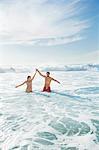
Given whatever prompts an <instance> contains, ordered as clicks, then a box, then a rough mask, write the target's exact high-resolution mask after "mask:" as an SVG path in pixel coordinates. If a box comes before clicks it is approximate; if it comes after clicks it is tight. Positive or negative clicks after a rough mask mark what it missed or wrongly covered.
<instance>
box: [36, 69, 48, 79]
mask: <svg viewBox="0 0 99 150" xmlns="http://www.w3.org/2000/svg"><path fill="white" fill-rule="evenodd" d="M36 71H37V72H38V73H39V74H40V75H41V76H42V77H44V78H45V77H46V76H45V75H43V74H42V73H41V72H40V71H39V70H38V69H36Z"/></svg>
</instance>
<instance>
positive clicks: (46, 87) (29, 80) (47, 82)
mask: <svg viewBox="0 0 99 150" xmlns="http://www.w3.org/2000/svg"><path fill="white" fill-rule="evenodd" d="M37 72H38V73H39V74H40V75H41V76H42V77H44V78H45V84H44V88H43V92H51V88H50V84H51V81H55V82H57V83H59V84H60V82H59V81H57V80H55V79H54V78H52V77H50V72H47V73H46V75H43V74H42V73H41V72H40V71H39V70H38V69H36V72H35V74H34V76H33V77H31V76H28V77H27V80H26V81H24V82H23V83H22V84H20V85H17V86H16V88H18V87H19V86H22V85H24V84H26V85H27V88H26V92H27V93H30V92H32V81H33V80H34V78H35V75H36V73H37Z"/></svg>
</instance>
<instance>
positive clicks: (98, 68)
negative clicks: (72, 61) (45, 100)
mask: <svg viewBox="0 0 99 150" xmlns="http://www.w3.org/2000/svg"><path fill="white" fill-rule="evenodd" d="M39 69H41V70H42V71H99V64H85V65H64V66H47V67H39ZM32 70H33V68H31V67H25V68H24V67H8V68H3V67H0V73H25V72H31V71H32Z"/></svg>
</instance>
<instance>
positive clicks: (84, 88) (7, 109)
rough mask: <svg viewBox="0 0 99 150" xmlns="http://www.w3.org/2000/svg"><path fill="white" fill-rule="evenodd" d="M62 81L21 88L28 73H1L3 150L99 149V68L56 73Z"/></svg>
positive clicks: (0, 148)
mask: <svg viewBox="0 0 99 150" xmlns="http://www.w3.org/2000/svg"><path fill="white" fill-rule="evenodd" d="M52 74H53V76H54V77H56V78H57V79H58V80H60V81H61V85H58V84H57V83H52V91H53V92H52V93H42V92H41V88H42V85H43V79H42V78H41V77H40V76H38V75H37V77H36V78H35V81H33V89H34V92H33V93H31V94H27V93H25V92H24V91H25V86H23V87H20V88H18V89H15V88H14V87H15V85H16V84H17V83H20V82H21V81H23V80H24V79H25V78H26V76H27V75H28V74H26V73H1V74H0V150H99V72H92V71H81V72H80V71H78V72H77V71H76V72H72V71H71V72H52Z"/></svg>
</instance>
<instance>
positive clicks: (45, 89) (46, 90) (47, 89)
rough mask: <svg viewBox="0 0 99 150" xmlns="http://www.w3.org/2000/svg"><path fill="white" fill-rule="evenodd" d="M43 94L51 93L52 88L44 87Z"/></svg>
mask: <svg viewBox="0 0 99 150" xmlns="http://www.w3.org/2000/svg"><path fill="white" fill-rule="evenodd" d="M43 92H51V88H50V87H48V88H46V87H44V88H43Z"/></svg>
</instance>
